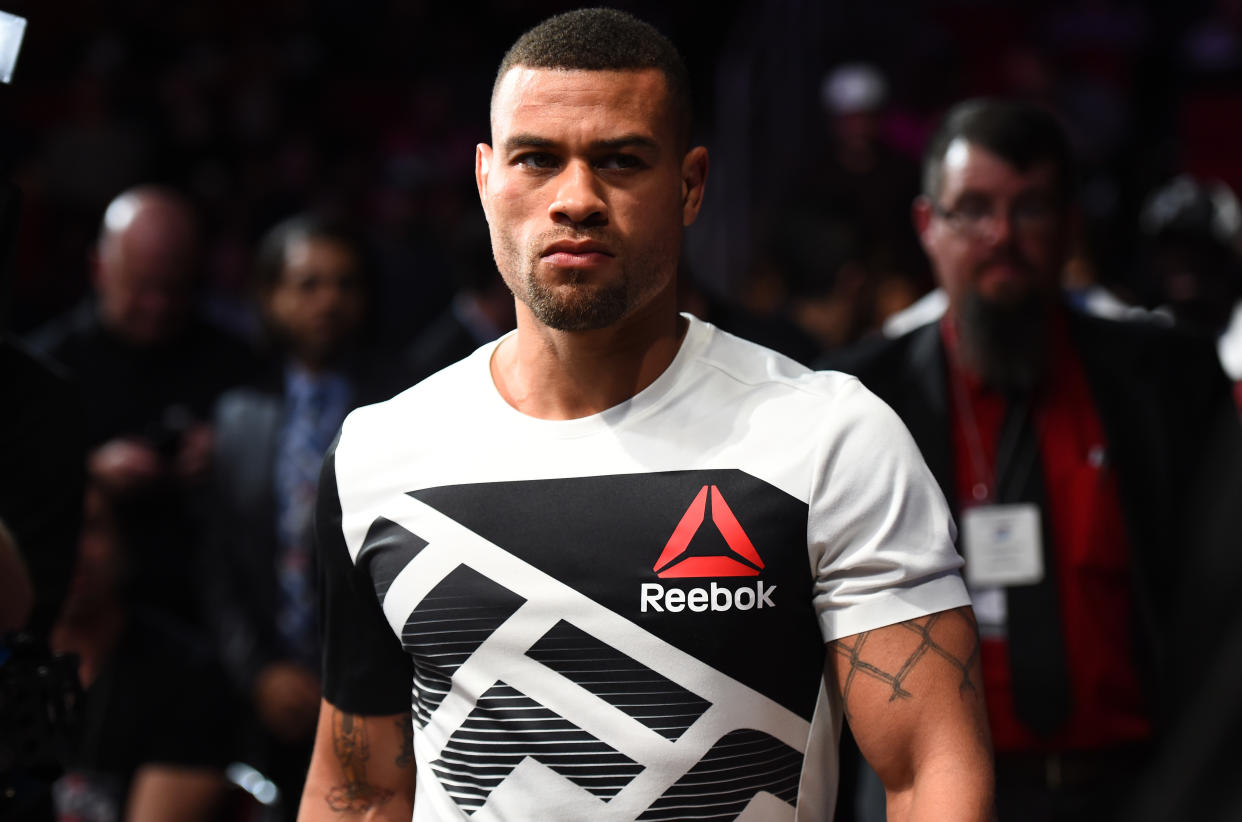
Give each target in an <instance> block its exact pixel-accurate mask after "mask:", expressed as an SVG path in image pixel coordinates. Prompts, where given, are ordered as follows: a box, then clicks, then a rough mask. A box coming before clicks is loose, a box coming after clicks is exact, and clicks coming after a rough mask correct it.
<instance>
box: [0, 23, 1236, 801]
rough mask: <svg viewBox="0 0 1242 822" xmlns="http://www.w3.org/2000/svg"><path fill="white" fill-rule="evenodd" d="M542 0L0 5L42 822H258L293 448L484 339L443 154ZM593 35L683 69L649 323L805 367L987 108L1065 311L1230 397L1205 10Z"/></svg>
mask: <svg viewBox="0 0 1242 822" xmlns="http://www.w3.org/2000/svg"><path fill="white" fill-rule="evenodd" d="M571 5H572V4H568V3H556V2H543V3H534V4H520V3H511V2H505V0H489V2H484V3H482V4H474V5H472V6H471V8H470V9H469V10H468V12H464V11H460V10H456V9H452V8H445V7H444V4H433V3H426V2H419V1H418V0H369V2H349V3H346V2H342V1H339V0H318V2H283V1H280V0H274V1H273V2H259V3H255V2H249V3H243V2H214V3H206V2H196V3H172V4H168V3H157V2H150V1H148V0H127V1H126V2H120V3H111V4H95V3H89V2H85V0H58V2H56V3H46V2H44V0H38V2H30V3H21V2H10V3H7V4H5V10H7V11H11V12H13V13H16V14H22V15H25V16H27V17H28V18H29V20H30V25H29V31H28V35H27V42H26V44H25V47H24V50H23V53H22V55H21V60H20V62H19V66H18V71H17V73H16V76H15V78H14V83H13V84H12V85H11V86H9V87H0V108H2V110H3V116H4V120H5V122H6V125H5V127H4V128H3V129H0V163H3V165H0V180H7V181H8V182H10V183H12V184H13V186H14V188H13V191H15V192H17V193H18V194H19V196H18V197H16V198H11V199H10V200H6V203H8V205H7V206H6V209H8V210H7V212H6V213H8V214H16V213H18V206H17V205H16V204H17V202H18V201H20V208H19V211H20V221H19V222H18V224H17V230H16V232H15V241H14V243H13V248H12V249H11V254H9V257H8V259H7V260H6V261H4V262H3V263H0V264H4V265H5V266H6V267H5V268H4V270H3V275H4V278H5V279H4V281H3V282H2V283H0V285H2V286H3V288H0V294H3V298H0V310H3V314H0V330H7V331H8V332H9V333H10V336H11V337H12V340H11V342H9V343H5V346H6V347H5V348H4V349H3V359H0V365H2V366H3V372H2V373H3V380H4V384H5V391H4V393H5V395H6V398H5V399H4V400H3V403H0V404H3V405H4V406H5V407H6V408H5V411H4V414H7V415H9V416H4V415H0V444H2V445H3V446H4V450H3V451H0V465H2V466H3V470H2V471H0V474H3V475H4V477H3V478H0V526H7V531H11V532H12V533H13V535H14V536H7V535H6V534H7V531H6V530H4V529H2V528H0V563H7V562H10V560H11V559H12V556H13V554H14V546H16V548H17V550H18V551H20V552H21V553H22V554H24V555H25V556H26V561H25V563H24V565H25V569H24V570H23V571H21V573H23V574H25V575H26V576H28V578H29V583H30V585H28V586H27V588H28V589H30V590H32V591H33V600H32V601H30V602H25V601H24V600H22V599H21V598H19V595H18V594H17V593H10V592H7V591H6V590H5V589H2V588H0V606H4V607H3V608H0V617H2V618H3V619H4V620H5V622H4V624H2V625H0V628H3V629H6V630H8V629H16V628H18V627H25V628H26V629H27V630H28V631H29V632H30V633H32V634H33V635H35V636H36V637H37V638H38V639H39V640H40V641H44V642H46V643H48V644H49V645H50V647H51V648H53V649H55V650H57V651H65V652H72V653H75V654H77V655H78V659H79V661H80V668H79V670H78V673H79V675H80V684H81V686H82V687H83V688H84V689H85V693H86V695H87V697H88V699H87V701H86V702H83V703H81V704H80V705H79V707H81V706H82V705H85V706H86V708H87V710H86V711H84V712H82V716H81V717H79V719H80V721H79V727H78V729H77V732H76V733H77V734H78V742H77V743H75V744H76V746H77V747H76V749H75V752H74V753H73V755H72V756H71V757H70V767H69V772H68V774H67V775H65V776H62V777H60V778H59V779H58V781H57V782H56V783H55V784H56V789H55V792H54V796H52V797H42V798H40V799H38V800H37V801H40V802H42V801H44V800H46V801H50V802H53V803H54V804H55V807H56V808H57V811H58V813H59V814H60V815H61V817H62V818H65V819H80V820H95V819H100V820H102V819H117V818H120V817H119V816H117V815H116V814H117V813H119V812H120V811H119V809H121V808H124V807H127V806H128V807H129V808H130V812H131V813H133V812H135V811H134V808H139V809H149V813H151V814H152V816H150V817H148V818H159V815H160V814H161V813H170V812H171V811H169V810H168V809H169V808H172V807H185V808H197V809H198V810H199V811H200V812H201V813H202V814H203V817H202V818H210V817H211V815H212V814H217V815H223V816H229V815H230V814H231V813H232V812H233V811H236V813H235V814H233V815H234V816H237V815H245V816H246V817H248V818H266V819H279V818H282V817H283V818H290V817H291V815H292V814H293V813H294V812H295V811H296V806H297V798H298V794H299V791H300V787H301V782H300V778H301V775H304V773H305V767H306V761H307V758H308V756H309V750H310V742H311V735H312V733H313V729H314V722H315V716H316V712H317V710H318V705H319V692H318V688H319V681H318V671H317V668H316V662H315V660H316V658H317V653H318V649H317V647H316V641H317V640H316V636H315V631H314V622H315V614H314V607H315V606H314V590H313V589H314V584H313V582H314V572H313V567H312V566H313V557H312V556H311V553H310V551H309V536H308V535H309V524H310V513H309V512H310V507H311V506H310V502H309V500H310V498H311V497H312V496H313V489H314V482H315V476H316V471H317V468H318V459H317V458H318V455H322V453H323V452H324V450H325V449H326V448H327V447H328V445H329V444H330V442H331V440H332V437H333V436H334V434H335V430H336V428H337V426H339V424H340V421H341V420H342V419H343V418H344V415H345V414H346V413H347V412H348V410H349V409H350V408H352V407H355V406H357V405H359V404H362V403H366V402H372V401H377V400H380V399H383V398H385V397H387V396H391V395H392V394H393V393H396V392H397V391H399V390H401V389H402V388H403V387H404V386H406V385H409V384H412V383H413V382H415V381H417V380H418V379H421V378H422V377H423V376H426V375H428V374H430V373H432V372H433V371H435V370H438V369H439V368H441V367H443V366H444V365H446V364H448V363H450V362H453V361H454V360H456V359H457V358H459V357H461V356H464V355H465V354H467V353H469V352H470V351H471V350H473V349H474V348H475V347H477V346H478V345H480V344H482V343H484V342H486V341H488V340H490V339H494V338H495V337H496V336H497V335H499V334H501V333H503V332H505V331H507V330H508V329H509V328H511V327H512V324H513V315H512V304H511V299H510V297H509V295H508V293H507V292H506V291H505V290H504V288H503V285H502V284H501V283H500V280H499V277H498V275H496V273H495V270H494V267H493V264H492V260H491V254H490V248H489V246H488V235H487V231H486V226H485V225H484V223H483V220H482V213H481V210H480V208H479V206H478V205H477V203H478V200H477V195H476V193H475V190H474V185H473V177H472V159H473V150H474V145H475V144H476V143H477V142H480V141H485V140H486V139H487V136H488V135H487V132H488V127H487V100H488V96H489V93H490V88H491V83H492V79H493V74H494V71H495V65H496V63H497V62H498V61H499V57H500V55H501V53H502V51H503V49H504V47H505V45H506V44H507V43H508V42H510V41H511V40H512V39H513V37H514V36H515V35H516V34H517V33H519V32H520V31H522V30H523V29H524V28H526V27H528V26H529V25H531V24H533V23H534V22H536V21H538V20H539V19H541V18H542V17H544V16H546V15H547V14H548V13H551V12H555V11H558V10H561V9H563V8H569V7H571ZM622 5H624V6H625V7H627V8H629V9H631V10H633V11H635V12H636V13H637V14H639V15H640V16H643V17H645V18H646V19H648V20H650V21H651V22H653V23H654V24H656V25H657V26H658V27H660V28H662V29H664V30H665V31H667V32H668V33H669V34H670V36H671V37H672V39H673V40H674V41H675V42H677V43H678V44H679V45H680V46H681V47H682V48H683V50H684V51H685V52H686V58H687V62H688V64H689V66H690V68H691V71H692V75H693V78H694V82H695V93H696V94H697V95H698V99H697V101H696V105H697V109H698V130H699V134H698V138H699V139H700V140H701V141H702V142H704V143H705V144H706V145H708V146H709V149H710V150H711V151H712V171H711V178H710V182H709V185H708V201H707V204H706V206H705V210H704V215H703V218H702V220H701V221H700V223H701V225H698V226H696V227H695V228H694V229H693V230H692V231H691V233H690V236H688V238H687V249H686V256H685V259H684V268H685V272H684V275H685V276H684V278H683V279H684V282H683V295H682V297H683V302H684V306H685V307H686V309H687V310H689V311H691V312H693V313H695V314H698V315H699V316H702V317H704V318H705V319H708V320H710V321H712V322H714V323H716V324H718V325H720V326H721V327H723V328H725V329H727V330H731V331H735V332H737V333H739V334H740V335H742V336H747V337H750V338H753V339H755V340H756V341H759V342H762V343H764V344H767V345H769V346H771V347H773V348H776V349H778V350H781V351H782V352H784V353H787V354H789V355H790V356H793V357H794V358H795V359H799V360H801V361H803V362H807V363H811V362H815V361H817V360H818V359H819V358H820V357H822V356H823V355H825V354H830V353H832V352H835V351H837V350H838V349H842V348H844V347H846V346H849V345H851V344H853V343H857V342H858V341H860V340H863V339H865V338H868V337H874V336H878V335H883V334H885V333H888V334H896V333H898V332H900V331H901V330H903V329H907V328H912V327H913V326H914V325H915V324H917V322H918V321H920V320H921V319H925V318H929V317H934V316H937V313H938V312H940V311H943V310H944V308H943V302H942V301H940V302H938V300H940V299H941V298H940V297H938V296H937V292H936V291H935V290H934V283H933V278H932V271H931V268H930V266H929V263H928V260H927V259H926V257H925V255H924V253H923V250H922V249H921V248H920V245H919V240H918V236H917V235H916V233H915V232H914V230H913V229H912V227H911V204H912V202H913V201H914V199H915V197H916V196H917V195H918V194H919V192H920V191H921V190H922V187H923V182H922V181H921V180H920V159H921V156H922V152H923V150H924V147H925V144H926V142H927V139H928V137H929V135H930V133H931V130H932V129H933V127H934V126H935V124H936V122H937V120H938V119H939V117H940V115H941V114H942V113H943V112H944V110H945V109H946V108H947V107H948V106H950V105H951V104H953V103H955V102H956V101H958V100H960V99H963V98H966V97H970V96H974V95H979V94H995V95H1005V96H1010V97H1015V98H1019V99H1023V100H1028V101H1033V102H1036V103H1038V104H1039V105H1040V106H1042V107H1044V108H1046V109H1048V110H1050V111H1052V112H1053V113H1054V114H1055V115H1056V116H1057V118H1058V119H1059V120H1060V122H1061V123H1062V124H1063V125H1064V127H1065V128H1066V130H1067V131H1068V133H1069V135H1070V136H1071V139H1072V140H1073V141H1074V148H1075V150H1076V152H1077V154H1078V157H1079V160H1080V163H1081V166H1082V172H1081V180H1080V181H1079V182H1080V185H1081V187H1080V191H1081V231H1079V232H1078V233H1077V235H1076V237H1075V243H1074V246H1073V248H1072V250H1071V254H1070V256H1069V262H1068V264H1067V265H1066V266H1065V269H1064V273H1063V278H1064V282H1063V286H1064V289H1065V291H1066V295H1067V298H1068V299H1069V300H1070V301H1071V302H1072V303H1074V304H1075V305H1077V306H1078V307H1080V308H1081V309H1083V310H1085V311H1087V312H1091V313H1096V314H1102V315H1105V316H1109V317H1124V318H1129V319H1130V320H1132V321H1133V322H1142V323H1158V324H1164V325H1171V326H1178V327H1181V328H1183V329H1185V330H1186V331H1187V332H1189V333H1191V334H1194V335H1199V336H1202V337H1205V338H1208V339H1210V340H1211V341H1212V342H1213V344H1214V345H1215V346H1216V348H1217V351H1218V354H1219V359H1220V362H1221V365H1222V368H1223V369H1224V371H1225V373H1226V374H1227V375H1228V377H1229V378H1230V379H1231V380H1233V381H1235V382H1238V381H1242V208H1240V206H1239V201H1238V198H1237V195H1236V192H1238V191H1242V152H1239V151H1238V150H1237V146H1238V144H1239V139H1240V138H1242V93H1239V92H1242V0H1202V1H1201V2H1191V3H1183V4H1177V6H1176V7H1175V8H1174V7H1170V6H1169V5H1168V4H1155V3H1150V4H1145V3H1137V2H1121V0H1112V1H1110V0H1075V1H1073V2H1071V1H1069V0H1067V1H1066V2H1057V3H1020V4H999V3H986V2H968V1H967V0H955V1H950V0H943V1H942V2H934V3H925V4H918V8H917V9H916V10H915V9H908V8H906V7H905V4H894V3H873V4H866V7H865V9H864V8H862V7H861V5H859V4H823V7H822V8H807V5H806V4H800V3H795V2H775V3H771V2H769V3H758V2H754V3H745V2H726V3H723V4H717V5H715V6H713V12H712V13H711V14H710V15H709V14H706V13H705V12H703V11H701V10H692V9H690V8H688V7H687V8H668V7H665V6H664V5H658V4H654V3H638V2H635V3H627V4H622ZM856 5H857V6H858V7H855V6H856ZM0 222H2V221H0ZM0 227H2V225H0ZM3 236H4V233H3V231H0V238H2V237H3ZM19 338H20V339H21V340H22V342H21V344H20V345H19V344H18V343H17V342H16V340H18V339H19ZM32 352H33V353H32ZM1240 384H1242V383H1240ZM14 397H17V398H19V400H20V401H19V402H17V403H14V402H13V398H14ZM1238 397H1239V398H1240V399H1242V393H1239V394H1238ZM13 432H21V437H20V441H18V438H17V437H15V436H13ZM40 552H43V553H40ZM31 557H34V559H31ZM21 565H22V563H15V564H13V565H12V566H9V565H2V564H0V568H4V569H8V568H10V567H12V568H14V569H17V568H19V567H21ZM18 573H19V572H18V571H17V570H12V571H11V573H10V572H8V571H0V582H5V584H7V582H6V580H7V581H16V580H17V579H18V577H17V574H18ZM15 590H16V589H15ZM10 610H11V611H12V613H9V611H10ZM19 656H20V655H17V656H14V657H12V658H14V659H17V658H19ZM0 662H3V660H2V659H0ZM70 690H72V689H70ZM79 697H80V695H79ZM79 697H73V696H72V695H70V696H66V697H65V700H66V701H67V702H73V701H74V700H75V699H79ZM79 701H80V700H79ZM187 704H192V705H194V706H195V708H194V709H193V710H191V711H186V710H184V709H183V707H184V706H185V705H187ZM92 705H94V706H99V705H106V706H107V709H106V710H102V709H100V708H98V707H94V709H93V710H92ZM54 753H56V752H47V754H48V757H52V758H55V757H54V756H53V754H54ZM37 754H38V752H36V753H35V754H31V757H33V758H37ZM4 764H5V763H4V760H3V758H0V771H2V770H3V768H4ZM32 774H33V775H31V776H30V778H31V779H32V780H36V781H37V774H35V773H34V772H33V771H32ZM226 775H227V779H226ZM230 785H231V787H229V786H230ZM243 808H244V811H243V810H239V809H243ZM37 810H38V809H37V808H36V809H35V811H31V812H32V813H35V812H37ZM15 814H16V811H15ZM109 814H112V815H111V816H110V815H109ZM2 815H3V814H0V816H2ZM139 817H140V818H141V814H139ZM15 818H18V817H16V816H15ZM31 818H35V817H34V816H32V817H31ZM179 818H190V817H179Z"/></svg>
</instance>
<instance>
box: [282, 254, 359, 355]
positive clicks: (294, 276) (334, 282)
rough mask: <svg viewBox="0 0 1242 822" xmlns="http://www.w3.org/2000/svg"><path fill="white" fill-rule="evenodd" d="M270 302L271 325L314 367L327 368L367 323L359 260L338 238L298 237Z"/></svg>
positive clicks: (286, 259) (295, 352)
mask: <svg viewBox="0 0 1242 822" xmlns="http://www.w3.org/2000/svg"><path fill="white" fill-rule="evenodd" d="M264 303H265V307H266V310H267V315H268V318H269V321H270V322H271V323H272V325H273V326H274V327H275V329H276V331H277V333H279V334H280V335H281V336H282V337H283V338H284V339H285V340H286V341H287V342H288V344H289V346H290V347H291V349H292V350H293V353H294V354H295V355H296V356H298V357H299V358H301V359H303V360H304V361H306V363H307V364H308V365H312V366H319V365H323V364H324V363H325V362H326V361H327V360H328V359H330V358H331V357H332V356H334V355H335V354H337V353H339V352H340V351H341V349H342V348H343V346H344V345H345V344H346V343H348V341H349V340H350V338H351V337H353V335H354V334H355V333H356V332H357V331H358V328H359V327H360V326H361V324H362V318H363V311H364V308H365V303H366V300H365V297H364V292H363V287H362V278H361V275H360V274H359V271H358V261H357V259H355V257H354V254H353V253H352V252H351V251H350V250H349V249H348V248H346V247H345V246H343V245H341V244H340V243H339V242H336V241H334V240H331V239H326V238H320V237H302V238H298V239H295V240H293V241H292V242H290V243H289V245H288V247H287V248H286V250H285V264H284V268H283V269H282V270H281V274H280V279H279V280H278V281H277V283H276V284H275V285H274V286H273V287H272V288H271V290H270V291H269V292H268V293H267V295H266V299H265V301H264Z"/></svg>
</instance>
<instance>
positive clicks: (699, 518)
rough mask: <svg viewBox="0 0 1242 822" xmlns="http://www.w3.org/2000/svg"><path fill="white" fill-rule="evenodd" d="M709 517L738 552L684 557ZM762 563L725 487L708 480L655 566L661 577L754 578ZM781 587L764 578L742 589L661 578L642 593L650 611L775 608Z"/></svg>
mask: <svg viewBox="0 0 1242 822" xmlns="http://www.w3.org/2000/svg"><path fill="white" fill-rule="evenodd" d="M709 518H710V519H711V522H712V525H713V526H714V527H715V528H716V530H717V531H719V532H720V535H721V536H722V537H724V540H725V544H726V545H727V546H728V548H729V549H730V551H732V553H731V554H715V555H709V556H701V555H700V556H683V555H684V554H686V553H687V550H688V549H689V547H690V543H691V541H692V540H693V539H694V537H695V535H696V534H697V533H698V532H699V529H700V528H702V527H703V523H704V522H706V521H707V520H708V519H709ZM762 568H763V560H762V559H760V558H759V552H758V551H756V550H755V546H754V544H753V543H751V541H750V537H748V536H746V532H745V531H744V530H742V524H741V523H740V522H738V521H737V517H735V516H734V515H733V510H732V509H731V508H729V504H728V503H727V502H725V499H724V495H723V494H721V493H720V488H718V487H717V486H715V485H704V486H703V487H702V488H701V489H699V493H698V494H697V495H696V496H695V498H694V501H693V502H691V503H690V507H689V508H687V509H686V513H684V514H682V516H681V521H680V522H678V523H677V527H676V528H675V529H673V535H672V536H670V537H669V538H668V542H666V543H665V544H664V550H663V551H661V552H660V557H659V559H657V560H656V563H655V565H653V566H652V570H653V571H655V572H656V576H658V577H660V578H661V579H686V578H692V577H754V576H758V575H759V571H760V570H762ZM775 590H776V586H775V585H767V584H765V583H764V582H763V581H762V580H759V581H756V582H755V584H754V586H750V585H747V586H744V587H741V588H726V587H724V586H723V585H719V584H717V583H715V582H712V583H711V584H710V586H708V587H706V588H689V589H683V588H668V589H666V588H665V587H664V586H663V585H661V584H659V583H658V582H645V583H643V586H642V591H641V593H640V594H639V610H640V611H642V612H643V613H646V612H647V611H648V610H652V611H659V612H664V611H672V612H677V611H682V610H687V609H688V610H691V611H699V612H701V611H708V610H711V611H731V610H733V609H735V608H736V609H737V610H739V611H749V610H750V609H751V608H772V607H775V604H774V603H773V602H772V592H773V591H775Z"/></svg>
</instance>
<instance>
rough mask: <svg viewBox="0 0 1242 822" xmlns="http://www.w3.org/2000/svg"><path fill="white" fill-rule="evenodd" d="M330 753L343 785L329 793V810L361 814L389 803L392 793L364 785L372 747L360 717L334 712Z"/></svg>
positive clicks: (384, 789) (364, 724)
mask: <svg viewBox="0 0 1242 822" xmlns="http://www.w3.org/2000/svg"><path fill="white" fill-rule="evenodd" d="M332 752H333V753H334V754H336V759H337V761H338V762H339V763H340V765H341V773H342V775H343V776H344V777H345V784H344V785H336V786H333V787H332V788H331V789H330V790H329V791H328V796H327V802H328V807H330V808H332V810H334V811H338V812H340V813H361V812H365V811H368V810H371V809H372V808H376V807H378V806H380V805H383V804H384V803H385V802H387V801H388V800H389V799H392V796H393V792H392V791H391V790H388V789H387V788H381V787H379V786H377V785H372V784H370V783H368V782H367V760H368V759H369V758H370V756H371V743H370V740H369V739H368V737H367V728H366V723H365V722H364V721H363V719H362V717H359V716H354V715H353V714H347V713H343V712H341V711H337V710H333V712H332Z"/></svg>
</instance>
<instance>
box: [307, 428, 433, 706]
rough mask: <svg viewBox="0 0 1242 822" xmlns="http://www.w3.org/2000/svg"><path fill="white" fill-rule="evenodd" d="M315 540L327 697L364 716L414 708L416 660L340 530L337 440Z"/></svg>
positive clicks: (327, 466) (328, 461)
mask: <svg viewBox="0 0 1242 822" xmlns="http://www.w3.org/2000/svg"><path fill="white" fill-rule="evenodd" d="M315 543H316V552H317V557H318V565H319V623H320V630H321V633H322V637H323V695H324V698H325V699H327V700H328V702H330V703H332V704H333V705H334V706H336V707H337V708H339V709H341V710H342V711H347V712H349V713H353V714H359V715H363V716H385V715H390V714H399V713H404V712H406V711H409V710H410V688H411V684H412V679H413V663H412V662H411V660H410V657H409V655H407V654H406V653H405V651H404V649H403V648H402V647H401V642H400V640H399V639H398V638H397V635H396V634H395V633H394V632H393V629H392V627H391V626H390V625H389V624H388V620H387V618H385V616H384V612H383V609H382V607H381V605H380V600H379V597H378V596H377V594H376V590H375V586H374V584H373V582H372V580H371V577H370V575H369V574H368V573H366V570H365V569H363V568H359V567H358V566H357V565H355V564H354V562H353V561H352V559H351V558H350V555H349V549H348V548H347V547H346V544H345V537H344V534H343V532H342V531H341V500H340V494H339V492H338V488H337V479H336V444H335V443H334V444H333V446H332V448H331V449H329V451H328V454H327V456H326V457H325V459H324V464H323V471H322V473H321V474H320V478H319V499H318V504H317V505H316V509H315Z"/></svg>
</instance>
